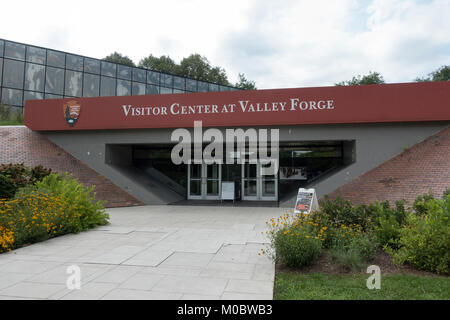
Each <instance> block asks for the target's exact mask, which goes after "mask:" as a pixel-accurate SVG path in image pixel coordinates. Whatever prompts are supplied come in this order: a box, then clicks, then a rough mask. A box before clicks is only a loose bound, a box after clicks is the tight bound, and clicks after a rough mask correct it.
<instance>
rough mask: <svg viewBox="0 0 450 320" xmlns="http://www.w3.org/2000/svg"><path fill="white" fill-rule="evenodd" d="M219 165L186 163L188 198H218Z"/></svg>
mask: <svg viewBox="0 0 450 320" xmlns="http://www.w3.org/2000/svg"><path fill="white" fill-rule="evenodd" d="M221 169H222V167H221V165H220V164H217V163H214V164H206V163H202V164H190V165H188V199H203V200H206V199H208V200H218V199H220V183H221Z"/></svg>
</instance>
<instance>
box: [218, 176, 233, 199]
mask: <svg viewBox="0 0 450 320" xmlns="http://www.w3.org/2000/svg"><path fill="white" fill-rule="evenodd" d="M220 200H233V201H234V182H229V181H222V192H221V195H220Z"/></svg>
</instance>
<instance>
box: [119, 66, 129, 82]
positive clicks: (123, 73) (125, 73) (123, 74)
mask: <svg viewBox="0 0 450 320" xmlns="http://www.w3.org/2000/svg"><path fill="white" fill-rule="evenodd" d="M117 78H120V79H125V80H131V68H130V67H127V66H122V65H120V64H119V65H117Z"/></svg>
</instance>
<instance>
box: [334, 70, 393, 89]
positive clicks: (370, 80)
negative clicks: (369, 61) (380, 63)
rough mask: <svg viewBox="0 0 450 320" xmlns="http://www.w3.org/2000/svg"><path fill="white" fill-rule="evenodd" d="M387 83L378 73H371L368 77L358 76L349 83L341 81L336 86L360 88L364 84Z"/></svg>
mask: <svg viewBox="0 0 450 320" xmlns="http://www.w3.org/2000/svg"><path fill="white" fill-rule="evenodd" d="M381 83H385V82H384V79H383V76H382V75H381V74H380V73H378V72H372V71H370V72H369V74H368V75H364V76H361V75H358V76H357V77H353V78H352V79H351V80H348V81H341V82H338V83H336V84H335V85H336V86H359V85H364V84H381Z"/></svg>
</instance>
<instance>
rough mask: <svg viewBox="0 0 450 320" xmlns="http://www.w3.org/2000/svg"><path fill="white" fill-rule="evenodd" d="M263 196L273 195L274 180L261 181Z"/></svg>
mask: <svg viewBox="0 0 450 320" xmlns="http://www.w3.org/2000/svg"><path fill="white" fill-rule="evenodd" d="M262 189H263V196H264V197H267V196H274V195H275V181H274V180H268V181H263V188H262Z"/></svg>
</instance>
